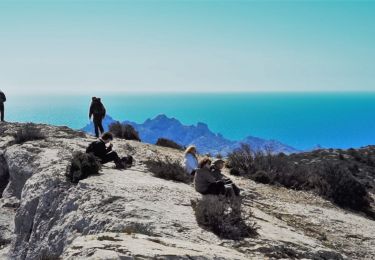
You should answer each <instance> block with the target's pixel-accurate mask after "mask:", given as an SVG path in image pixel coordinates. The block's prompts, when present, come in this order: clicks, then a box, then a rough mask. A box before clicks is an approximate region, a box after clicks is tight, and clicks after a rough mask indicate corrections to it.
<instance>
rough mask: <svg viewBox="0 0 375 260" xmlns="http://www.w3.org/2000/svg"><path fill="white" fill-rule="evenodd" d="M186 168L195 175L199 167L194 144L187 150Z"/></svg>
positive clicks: (190, 173)
mask: <svg viewBox="0 0 375 260" xmlns="http://www.w3.org/2000/svg"><path fill="white" fill-rule="evenodd" d="M184 168H185V171H186V172H187V173H188V174H189V175H192V176H194V174H195V172H196V170H197V168H198V158H197V149H196V148H195V146H193V145H191V146H189V147H188V148H186V150H185V157H184Z"/></svg>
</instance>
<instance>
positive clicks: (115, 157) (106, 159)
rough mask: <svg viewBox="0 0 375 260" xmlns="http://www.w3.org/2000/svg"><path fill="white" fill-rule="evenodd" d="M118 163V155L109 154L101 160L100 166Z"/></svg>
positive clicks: (114, 153)
mask: <svg viewBox="0 0 375 260" xmlns="http://www.w3.org/2000/svg"><path fill="white" fill-rule="evenodd" d="M119 161H120V157H119V156H118V154H117V153H116V152H110V153H107V154H106V155H105V156H104V157H103V158H101V163H102V164H106V163H109V162H115V163H116V162H119Z"/></svg>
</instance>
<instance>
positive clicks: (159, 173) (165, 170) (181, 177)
mask: <svg viewBox="0 0 375 260" xmlns="http://www.w3.org/2000/svg"><path fill="white" fill-rule="evenodd" d="M145 164H146V167H147V168H148V170H149V171H150V172H152V173H153V174H154V176H155V177H158V178H162V179H165V180H173V181H177V182H183V183H191V182H192V181H193V178H192V176H190V175H189V174H188V173H187V172H186V171H185V169H184V167H183V166H182V165H181V163H180V162H179V161H177V160H173V159H172V158H170V157H165V158H164V159H161V158H160V157H156V158H153V159H151V160H148V161H146V162H145Z"/></svg>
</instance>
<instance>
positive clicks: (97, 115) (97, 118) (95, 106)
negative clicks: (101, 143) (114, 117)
mask: <svg viewBox="0 0 375 260" xmlns="http://www.w3.org/2000/svg"><path fill="white" fill-rule="evenodd" d="M105 114H106V110H105V107H104V105H103V103H102V101H101V99H100V98H97V97H93V98H92V102H91V106H90V111H89V119H90V120H91V117H93V122H94V128H95V136H96V137H99V131H100V134H103V132H104V129H103V125H102V121H103V119H104V117H105Z"/></svg>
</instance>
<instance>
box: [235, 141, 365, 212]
mask: <svg viewBox="0 0 375 260" xmlns="http://www.w3.org/2000/svg"><path fill="white" fill-rule="evenodd" d="M327 153H328V154H327ZM331 153H334V151H333V150H332V151H329V150H328V151H319V150H316V151H314V152H313V153H311V154H312V155H311V156H312V158H309V159H307V158H306V155H305V156H304V157H303V156H302V155H301V154H299V155H292V156H286V155H283V154H273V153H272V151H266V152H253V151H252V150H251V148H250V147H249V146H247V145H243V146H242V147H240V148H239V149H237V150H236V151H234V152H233V153H231V154H229V155H228V166H229V167H230V168H231V173H232V174H238V175H243V176H247V177H248V178H250V179H252V180H254V181H256V182H260V183H264V184H272V185H282V186H284V187H286V188H290V189H296V190H312V191H315V192H316V193H317V194H318V195H320V196H322V197H324V198H326V199H328V200H330V201H332V202H333V203H335V204H337V205H338V206H341V207H344V208H350V209H354V210H359V211H364V212H368V209H369V207H370V199H369V195H368V191H367V190H366V186H365V185H364V184H363V183H361V182H360V181H358V180H357V179H356V178H355V177H354V176H353V174H358V173H359V171H360V170H359V168H358V165H357V164H358V163H359V162H364V163H366V164H367V165H369V164H370V163H371V162H372V157H371V156H368V155H367V156H366V157H365V158H366V159H364V157H363V156H362V155H361V153H359V152H358V151H356V150H354V149H349V150H348V154H349V155H350V156H352V158H353V160H352V161H353V162H351V163H349V162H347V160H343V158H344V155H343V154H342V152H340V153H339V154H336V155H334V156H332V158H334V159H332V160H329V158H330V154H331ZM319 155H320V156H322V158H320V159H319V160H318V159H316V157H318V156H319ZM340 155H341V156H340ZM300 157H302V158H300ZM318 158H319V157H318ZM352 173H353V174H352Z"/></svg>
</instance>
